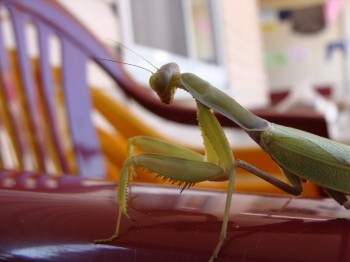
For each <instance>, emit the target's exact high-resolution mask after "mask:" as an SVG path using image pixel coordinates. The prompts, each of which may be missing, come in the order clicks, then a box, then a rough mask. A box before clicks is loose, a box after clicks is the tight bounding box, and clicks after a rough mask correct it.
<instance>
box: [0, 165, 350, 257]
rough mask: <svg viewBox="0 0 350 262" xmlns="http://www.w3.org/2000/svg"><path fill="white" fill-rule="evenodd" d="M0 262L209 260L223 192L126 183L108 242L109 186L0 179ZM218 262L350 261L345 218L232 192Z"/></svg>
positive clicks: (332, 209) (32, 176)
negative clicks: (123, 205)
mask: <svg viewBox="0 0 350 262" xmlns="http://www.w3.org/2000/svg"><path fill="white" fill-rule="evenodd" d="M0 185H1V187H0V188H1V189H0V206H1V215H0V260H27V261H165V260H166V261H206V260H207V259H208V258H209V256H210V254H211V252H212V251H213V248H214V246H215V245H216V241H217V239H218V235H219V231H220V227H221V219H222V214H223V206H224V202H225V198H226V195H225V192H223V191H209V190H197V189H193V190H185V191H184V192H183V193H182V194H180V193H179V189H178V188H173V187H164V186H158V185H157V186H152V185H140V184H138V185H132V186H131V189H130V193H129V212H130V215H131V216H132V217H133V218H134V219H135V221H130V220H127V219H123V220H122V230H121V236H120V238H119V239H117V240H115V241H114V242H113V243H111V244H108V245H94V244H93V240H94V239H97V238H102V237H106V236H109V235H110V234H111V233H112V231H113V229H114V226H115V215H116V211H117V206H116V202H115V192H116V187H115V185H114V184H113V183H109V182H102V181H88V180H82V179H80V178H77V177H70V176H65V177H60V178H53V177H50V176H47V175H43V174H37V173H13V172H0ZM231 209H232V211H231V215H230V222H229V226H228V234H227V239H226V241H225V243H224V245H223V247H222V251H221V253H220V255H219V258H218V260H217V261H349V260H350V241H349V236H350V223H349V221H350V220H349V218H350V212H348V211H346V210H344V209H343V208H341V207H339V206H338V205H337V204H336V203H334V202H333V200H330V199H323V200H312V199H298V198H291V199H290V198H285V197H276V196H268V195H247V194H235V195H234V196H233V203H232V207H231Z"/></svg>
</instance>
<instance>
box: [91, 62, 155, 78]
mask: <svg viewBox="0 0 350 262" xmlns="http://www.w3.org/2000/svg"><path fill="white" fill-rule="evenodd" d="M97 59H99V60H104V61H109V62H114V63H119V64H124V65H129V66H134V67H138V68H141V69H143V70H146V71H148V72H150V73H151V74H152V75H153V74H154V72H152V71H151V70H149V69H147V68H145V67H142V66H139V65H134V64H130V63H125V62H122V61H117V60H112V59H105V58H97Z"/></svg>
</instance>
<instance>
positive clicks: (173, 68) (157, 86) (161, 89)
mask: <svg viewBox="0 0 350 262" xmlns="http://www.w3.org/2000/svg"><path fill="white" fill-rule="evenodd" d="M179 76H180V68H179V66H178V65H177V64H175V63H169V64H166V65H163V66H162V67H161V68H159V69H158V70H157V71H156V72H155V73H154V74H153V75H152V76H151V77H150V79H149V84H150V86H151V88H152V89H153V90H154V91H155V92H156V93H157V95H158V96H159V98H160V100H161V101H162V102H163V103H165V104H170V103H171V102H172V101H173V97H174V94H175V90H176V88H177V84H176V83H177V80H178V78H179Z"/></svg>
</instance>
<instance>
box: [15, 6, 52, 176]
mask: <svg viewBox="0 0 350 262" xmlns="http://www.w3.org/2000/svg"><path fill="white" fill-rule="evenodd" d="M9 12H10V15H11V20H12V23H13V28H14V33H15V39H16V45H17V55H18V64H19V69H20V75H21V80H22V82H21V87H22V88H23V92H22V94H23V100H24V101H25V102H24V105H23V106H24V113H25V114H26V117H25V118H24V119H25V120H26V121H27V123H26V124H27V126H28V130H29V133H30V139H29V143H30V146H31V147H32V148H33V151H34V153H35V154H34V156H35V165H36V166H37V168H38V169H39V170H42V171H46V167H45V159H46V156H47V153H46V149H45V146H44V144H45V142H44V139H43V138H44V137H43V135H42V132H40V120H39V116H40V111H39V107H38V104H39V97H38V90H37V89H36V88H35V86H34V76H33V71H34V70H33V68H32V63H31V60H30V59H29V54H28V43H27V40H26V37H25V36H26V32H25V27H26V24H27V23H28V22H29V21H30V20H29V17H28V14H26V13H24V12H21V11H20V10H18V9H16V8H15V7H13V6H9Z"/></svg>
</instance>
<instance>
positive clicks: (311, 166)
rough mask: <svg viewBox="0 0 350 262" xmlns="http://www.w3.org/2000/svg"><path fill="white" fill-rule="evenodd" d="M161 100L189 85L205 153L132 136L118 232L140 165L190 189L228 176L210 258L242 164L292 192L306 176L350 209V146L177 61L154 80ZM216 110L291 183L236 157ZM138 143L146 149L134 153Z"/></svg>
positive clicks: (297, 192)
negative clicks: (261, 108)
mask: <svg viewBox="0 0 350 262" xmlns="http://www.w3.org/2000/svg"><path fill="white" fill-rule="evenodd" d="M149 83H150V86H151V88H152V89H153V90H154V91H155V92H156V93H157V95H158V96H159V98H160V99H161V101H162V102H163V103H165V104H171V103H172V100H173V96H174V93H175V90H176V89H177V88H181V89H184V90H185V91H187V92H189V93H190V94H191V95H192V96H193V98H194V99H195V100H196V103H197V118H198V123H199V127H200V129H201V133H202V136H203V141H204V148H205V155H200V154H199V153H197V152H194V151H190V150H188V149H184V148H180V147H178V146H174V145H171V144H169V143H166V142H162V141H159V140H156V139H153V138H148V137H136V138H132V139H131V140H130V141H129V143H128V148H129V150H128V152H129V153H128V154H129V157H128V159H127V160H126V161H125V163H124V165H123V168H122V170H121V174H120V180H119V186H118V203H119V213H118V220H117V226H116V230H115V233H114V234H113V235H112V236H111V237H110V238H108V239H102V240H96V241H95V243H106V242H109V241H113V240H114V239H115V238H117V237H118V235H119V227H120V219H121V215H122V214H123V215H125V216H126V217H128V218H129V216H128V214H127V210H126V208H127V199H126V193H127V186H128V180H129V176H130V175H131V174H133V172H134V171H133V169H134V168H135V167H142V168H145V169H146V170H148V171H150V172H152V173H156V174H157V175H158V176H161V177H163V178H164V179H165V180H170V181H172V182H174V183H178V184H179V185H180V186H182V187H183V189H185V188H186V187H190V186H192V185H194V184H196V183H198V182H202V181H207V180H209V181H225V180H228V181H229V185H228V191H227V197H226V205H225V212H224V218H223V223H222V228H221V233H220V237H219V241H218V243H217V246H216V248H215V250H214V252H213V254H212V256H211V257H210V261H212V260H214V259H215V258H216V257H217V256H218V253H219V251H220V248H221V246H222V244H223V242H224V240H225V237H226V229H227V223H228V217H229V210H230V206H231V199H232V193H233V185H234V180H235V174H236V169H237V168H242V169H245V170H247V171H248V172H250V173H252V174H254V175H256V176H258V177H260V178H262V179H264V180H266V181H267V182H269V183H271V184H272V185H274V186H276V187H278V188H280V189H281V190H283V191H285V192H287V193H289V194H292V195H295V196H296V195H300V194H301V193H302V190H303V188H302V181H305V180H310V181H313V182H315V183H316V184H318V185H319V186H320V187H321V188H323V190H324V191H325V192H326V193H327V194H328V195H329V196H330V197H332V198H333V199H335V200H336V201H337V202H338V203H339V204H340V205H343V206H344V207H345V208H347V209H349V208H350V202H349V199H350V198H349V195H350V146H347V145H344V144H341V143H337V142H335V141H332V140H329V139H325V138H322V137H319V136H316V135H313V134H310V133H307V132H304V131H300V130H297V129H293V128H289V127H285V126H281V125H277V124H273V123H270V122H268V121H266V120H265V119H262V118H260V117H258V116H256V115H254V114H252V113H251V112H249V111H248V110H246V109H245V108H244V107H242V106H241V105H240V104H238V103H237V102H236V101H235V100H234V99H232V98H231V97H229V96H228V95H226V94H225V93H224V92H222V91H220V90H218V89H217V88H215V87H214V86H212V85H211V84H209V83H208V82H206V81H204V80H203V79H201V78H199V77H197V76H196V75H194V74H191V73H182V74H181V73H180V70H179V67H178V65H177V64H175V63H169V64H166V65H164V66H162V67H161V68H160V69H158V70H157V71H156V72H155V73H154V74H152V76H151V77H150V80H149ZM213 111H216V112H219V113H221V114H222V115H224V116H226V117H227V118H229V119H230V120H232V121H233V122H235V123H236V124H237V125H239V126H240V127H241V128H242V129H243V130H244V131H245V132H246V133H247V134H248V135H249V136H250V137H251V138H252V139H253V140H255V141H256V143H257V144H258V145H259V146H260V147H261V148H262V149H263V150H264V151H265V152H266V153H267V154H269V155H270V156H271V158H272V159H273V160H274V161H275V162H276V163H277V164H278V165H279V166H280V167H281V169H282V171H283V173H284V175H285V176H286V178H287V180H288V181H289V183H290V184H287V183H285V182H283V181H280V180H278V179H277V178H275V177H273V176H271V175H269V174H267V173H265V172H264V171H261V170H259V169H257V168H256V167H254V166H252V165H250V164H249V163H246V162H244V161H242V160H235V159H234V156H233V154H232V150H231V148H230V146H229V143H228V141H227V138H226V136H225V133H224V131H223V129H222V127H221V126H220V124H219V122H218V120H217V119H216V117H215V115H214V114H213ZM134 147H138V148H140V149H142V150H143V151H144V152H147V153H141V154H138V155H134Z"/></svg>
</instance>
